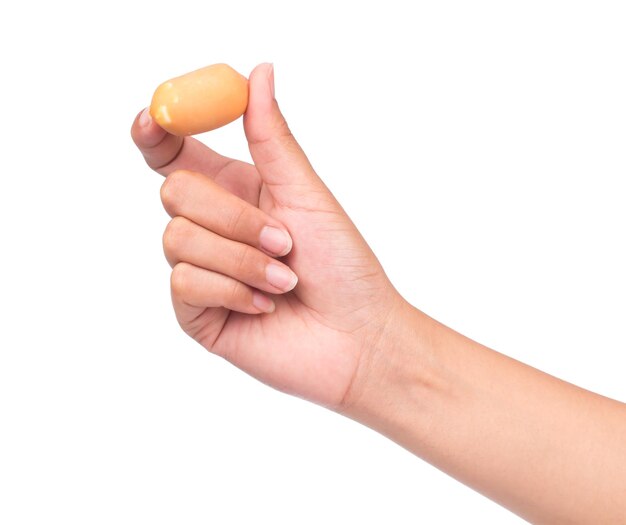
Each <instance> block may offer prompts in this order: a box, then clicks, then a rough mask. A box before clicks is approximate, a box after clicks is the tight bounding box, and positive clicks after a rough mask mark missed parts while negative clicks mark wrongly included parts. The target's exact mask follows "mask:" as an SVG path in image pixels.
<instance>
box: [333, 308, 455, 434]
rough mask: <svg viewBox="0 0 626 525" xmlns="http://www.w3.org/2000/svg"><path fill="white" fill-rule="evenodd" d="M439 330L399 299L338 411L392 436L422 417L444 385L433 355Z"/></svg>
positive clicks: (373, 342) (428, 318) (361, 363)
mask: <svg viewBox="0 0 626 525" xmlns="http://www.w3.org/2000/svg"><path fill="white" fill-rule="evenodd" d="M442 330H443V331H445V330H448V329H447V328H446V327H444V326H442V325H441V324H439V323H437V322H436V321H435V320H434V319H432V318H430V317H428V316H427V315H426V314H424V313H423V312H421V311H419V310H418V309H416V308H414V307H413V306H412V305H410V304H409V303H407V302H406V301H405V300H404V299H401V298H399V300H398V302H397V305H396V306H395V308H393V309H392V310H391V311H390V312H389V316H388V322H387V323H386V324H385V327H384V329H383V330H381V333H380V334H379V336H378V337H376V338H375V339H374V340H373V341H372V342H371V345H370V346H369V347H368V348H367V350H366V351H365V352H364V353H363V356H362V359H361V361H360V363H359V367H358V370H357V372H356V373H355V377H354V379H353V381H352V384H351V387H350V390H349V392H348V394H347V395H346V397H345V399H344V403H342V407H341V409H340V410H339V411H340V412H341V413H342V414H344V415H346V416H347V417H350V418H352V419H355V420H357V421H359V422H360V423H362V424H364V425H366V426H369V427H370V428H373V429H375V430H377V431H380V432H382V433H384V434H386V435H388V436H389V437H392V438H393V439H394V440H396V441H398V440H399V439H398V438H400V437H401V435H402V434H403V432H402V427H405V426H407V425H410V426H411V427H412V428H415V425H416V423H418V422H416V421H415V418H421V417H425V416H426V412H427V411H426V408H427V407H430V406H432V405H433V403H434V402H435V398H436V396H437V393H438V392H439V391H440V390H442V389H444V388H445V386H444V385H443V380H442V378H441V377H439V375H438V374H437V368H438V367H437V359H436V358H437V354H436V342H437V340H439V339H440V338H441V337H442ZM421 408H423V409H424V410H423V411H420V409H421ZM400 440H401V439H400ZM401 444H402V443H401Z"/></svg>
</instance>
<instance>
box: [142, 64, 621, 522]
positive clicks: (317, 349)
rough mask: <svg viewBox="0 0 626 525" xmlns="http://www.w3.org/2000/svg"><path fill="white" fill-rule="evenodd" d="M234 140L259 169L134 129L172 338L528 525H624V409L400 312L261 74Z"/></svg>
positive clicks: (189, 141) (267, 73)
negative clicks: (154, 207) (376, 435)
mask: <svg viewBox="0 0 626 525" xmlns="http://www.w3.org/2000/svg"><path fill="white" fill-rule="evenodd" d="M244 130H245V134H246V138H247V140H248V144H249V148H250V152H251V155H252V159H253V161H254V164H248V163H244V162H241V161H238V160H233V159H229V158H226V157H223V156H221V155H219V154H218V153H216V152H215V151H213V150H211V149H210V148H208V147H207V146H205V145H204V144H202V143H200V142H199V141H197V140H196V139H194V138H191V137H186V138H184V139H183V138H181V137H175V136H173V135H170V134H168V133H166V132H165V131H164V130H162V129H161V128H159V127H158V126H157V125H156V123H154V122H153V121H152V120H151V119H150V118H149V116H148V115H147V112H145V111H144V112H142V113H140V114H139V115H138V116H137V118H136V119H135V121H134V123H133V125H132V129H131V134H132V137H133V140H134V141H135V143H136V145H137V146H138V148H139V149H140V151H141V152H142V154H143V155H144V157H145V159H146V162H147V163H148V165H149V166H150V167H151V168H153V169H155V170H156V171H157V172H159V173H161V174H162V175H165V176H166V179H165V182H164V184H163V186H162V190H161V198H162V201H163V205H164V207H165V209H166V211H167V212H168V213H169V214H170V216H172V220H171V222H170V223H169V224H168V226H167V228H166V231H165V234H164V237H163V244H164V251H165V256H166V258H167V260H168V262H169V263H170V265H171V266H172V268H173V269H172V276H171V289H172V302H173V305H174V309H175V312H176V316H177V319H178V322H179V323H180V325H181V327H182V328H183V330H184V331H185V332H186V333H187V334H189V335H190V336H191V337H193V338H194V339H195V340H196V341H198V342H199V343H200V344H201V345H203V346H204V347H205V348H206V349H207V350H209V351H211V352H213V353H215V354H217V355H220V356H222V357H223V358H225V359H227V360H228V361H230V362H231V363H233V364H234V365H236V366H237V367H239V368H241V369H242V370H244V371H245V372H247V373H249V374H250V375H252V376H254V377H256V378H258V379H260V380H261V381H264V382H265V383H267V384H268V385H270V386H272V387H274V388H277V389H279V390H282V391H284V392H287V393H290V394H293V395H297V396H299V397H303V398H306V399H309V400H311V401H313V402H316V403H319V404H321V405H324V406H326V407H328V408H330V409H332V410H335V411H338V412H340V413H342V414H344V415H346V416H348V417H351V418H353V419H355V420H357V421H359V422H361V423H363V424H365V425H367V426H369V427H371V428H373V429H375V430H377V431H379V432H381V433H383V434H385V435H387V436H388V437H390V438H391V439H393V440H394V441H396V442H397V443H399V444H401V445H402V446H404V447H406V448H407V449H408V450H410V451H412V452H413V453H415V454H417V455H419V456H420V457H422V458H423V459H425V460H426V461H428V462H430V463H431V464H433V465H435V466H436V467H438V468H439V469H441V470H443V471H444V472H447V473H448V474H450V475H451V476H454V477H455V478H456V479H458V480H459V481H461V482H463V483H465V484H467V485H468V486H470V487H472V488H474V489H475V490H477V491H479V492H481V493H483V494H484V495H486V496H487V497H489V498H491V499H493V500H494V501H496V502H498V503H500V504H501V505H503V506H505V507H507V508H509V509H510V510H511V511H513V512H515V513H517V514H518V515H520V516H522V517H523V518H525V519H527V520H530V521H532V522H534V523H551V524H553V523H625V522H626V497H625V495H626V405H625V404H623V403H620V402H618V401H615V400H612V399H609V398H606V397H603V396H600V395H598V394H594V393H592V392H589V391H586V390H584V389H581V388H579V387H577V386H574V385H571V384H569V383H566V382H564V381H561V380H559V379H557V378H554V377H552V376H550V375H548V374H545V373H543V372H541V371H539V370H536V369H534V368H532V367H529V366H527V365H525V364H523V363H520V362H518V361H516V360H514V359H511V358H509V357H507V356H505V355H503V354H500V353H498V352H495V351H494V350H491V349H488V348H486V347H484V346H482V345H480V344H478V343H476V342H474V341H471V340H469V339H467V338H466V337H464V336H462V335H460V334H458V333H456V332H454V331H453V330H451V329H450V328H448V327H445V326H443V325H442V324H440V323H438V322H437V321H435V320H433V319H431V318H430V317H428V316H427V315H425V314H424V313H422V312H421V311H419V310H417V309H416V308H414V307H413V306H411V305H410V304H408V303H407V302H406V301H405V300H404V299H403V298H402V297H401V295H400V294H399V293H398V292H397V291H396V290H395V289H394V288H393V286H392V285H391V283H390V282H389V280H388V278H387V276H386V275H385V273H384V271H383V269H382V267H381V265H380V263H379V262H378V260H377V259H376V257H375V255H374V254H373V253H372V251H371V250H370V248H369V247H368V245H367V243H366V242H365V240H364V239H363V238H362V236H361V235H360V233H359V232H358V230H357V229H356V227H355V226H354V224H353V223H352V222H351V221H350V219H349V217H348V216H347V215H346V213H345V212H344V210H343V209H342V208H341V206H340V205H339V203H338V202H337V201H336V200H335V198H334V197H333V195H332V194H331V193H330V191H329V190H328V189H327V188H326V186H325V185H324V183H323V182H322V180H321V179H320V178H319V177H318V175H317V174H316V173H315V171H314V170H313V168H312V167H311V164H310V163H309V161H308V159H307V157H306V155H305V154H304V152H303V151H302V149H301V148H300V146H299V145H298V143H297V142H296V140H295V138H294V137H293V135H292V134H291V132H290V131H289V128H288V126H287V124H286V122H285V119H284V118H283V116H282V114H281V112H280V110H279V107H278V104H277V102H276V100H275V97H274V74H273V68H272V66H271V65H269V64H262V65H260V66H257V68H255V70H254V71H253V72H252V73H251V75H250V99H249V104H248V109H247V111H246V114H245V115H244ZM266 227H270V228H273V229H270V230H267V229H266ZM267 232H273V233H274V235H272V236H268V235H266V234H267ZM281 232H282V234H283V237H282V241H283V242H282V244H281V242H279V241H280V240H281ZM296 279H297V285H296ZM294 286H295V287H294Z"/></svg>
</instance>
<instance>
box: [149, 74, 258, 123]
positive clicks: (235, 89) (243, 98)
mask: <svg viewBox="0 0 626 525" xmlns="http://www.w3.org/2000/svg"><path fill="white" fill-rule="evenodd" d="M247 106H248V79H247V78H246V77H244V76H243V75H241V74H239V73H237V71H235V70H234V69H233V68H232V67H230V66H228V65H226V64H214V65H212V66H207V67H204V68H202V69H198V70H196V71H192V72H191V73H187V74H186V75H182V76H180V77H176V78H173V79H171V80H168V81H167V82H163V84H161V85H160V86H159V87H158V88H157V89H156V91H155V92H154V95H153V96H152V103H151V104H150V115H151V116H152V118H153V119H154V120H155V121H156V122H157V124H158V125H159V126H161V127H162V128H163V129H165V130H166V131H169V132H170V133H172V134H174V135H195V134H197V133H204V132H205V131H210V130H212V129H215V128H219V127H221V126H224V125H226V124H228V123H229V122H232V121H233V120H235V119H237V118H239V117H240V116H241V115H243V113H244V112H245V111H246V107H247Z"/></svg>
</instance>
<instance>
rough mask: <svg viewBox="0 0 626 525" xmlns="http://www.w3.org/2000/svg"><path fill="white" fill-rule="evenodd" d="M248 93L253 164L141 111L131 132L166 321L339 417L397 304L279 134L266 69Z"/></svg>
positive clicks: (367, 253) (258, 71) (360, 242)
mask: <svg viewBox="0 0 626 525" xmlns="http://www.w3.org/2000/svg"><path fill="white" fill-rule="evenodd" d="M249 81H250V96H249V104H248V109H247V111H246V114H245V116H244V129H245V134H246V137H247V140H248V144H249V148H250V152H251V154H252V159H253V161H254V165H251V164H248V163H245V162H241V161H238V160H233V159H229V158H226V157H223V156H221V155H219V154H218V153H216V152H214V151H213V150H211V149H210V148H208V147H207V146H205V145H203V144H202V143H200V142H199V141H197V140H196V139H194V138H191V137H186V138H184V139H183V138H182V137H176V136H174V135H170V134H168V133H166V132H165V131H164V130H163V129H161V128H160V127H159V126H158V125H157V124H156V123H155V122H153V121H152V120H151V119H150V118H149V115H148V113H147V112H142V113H141V114H140V115H138V116H137V118H136V119H135V121H134V123H133V126H132V130H131V133H132V137H133V140H134V141H135V143H136V144H137V146H138V147H139V149H140V150H141V152H142V153H143V155H144V157H145V159H146V162H147V163H148V165H149V166H150V167H152V168H153V169H155V170H156V171H158V172H159V173H161V174H163V175H166V180H165V182H164V184H163V186H162V190H161V198H162V201H163V205H164V207H165V209H166V211H167V212H168V213H169V215H170V216H172V220H171V221H170V223H169V224H168V226H167V228H166V230H165V234H164V238H163V244H164V251H165V255H166V258H167V260H168V262H169V263H170V265H171V266H172V267H173V270H172V276H171V288H172V301H173V304H174V309H175V312H176V317H177V319H178V322H179V323H180V325H181V327H182V328H183V330H184V331H185V332H186V333H187V334H189V335H190V336H191V337H193V338H194V339H195V340H196V341H198V342H199V343H200V344H201V345H203V346H204V347H205V348H207V349H208V350H210V351H211V352H213V353H215V354H218V355H220V356H222V357H224V358H225V359H227V360H228V361H230V362H232V363H233V364H234V365H236V366H238V367H239V368H241V369H242V370H244V371H246V372H247V373H249V374H251V375H252V376H254V377H256V378H258V379H260V380H261V381H263V382H265V383H267V384H269V385H271V386H273V387H275V388H277V389H279V390H282V391H284V392H288V393H291V394H294V395H298V396H300V397H304V398H307V399H309V400H311V401H314V402H317V403H320V404H322V405H325V406H328V407H330V408H334V409H336V410H341V409H342V408H343V407H344V406H346V404H347V403H349V402H350V400H351V399H353V398H356V397H357V396H358V393H357V392H355V389H356V386H355V385H356V383H357V382H356V381H355V378H356V377H357V375H358V377H359V378H361V377H366V376H367V375H368V374H367V368H368V367H369V366H370V363H371V361H372V355H373V354H374V353H376V352H377V351H378V350H380V348H381V345H383V344H384V341H385V340H386V334H387V332H388V330H389V327H390V325H391V324H392V323H393V322H394V316H395V314H396V313H397V312H398V311H399V310H401V309H403V308H405V306H406V303H405V302H404V300H403V299H402V298H401V297H400V295H399V294H398V293H397V292H396V290H395V289H394V288H393V286H392V285H391V283H390V282H389V280H388V279H387V277H386V275H385V273H384V272H383V269H382V267H381V266H380V264H379V262H378V260H377V259H376V257H375V256H374V254H373V253H372V251H371V250H370V248H369V247H368V245H367V244H366V242H365V240H364V239H363V238H362V237H361V235H360V234H359V232H358V230H357V229H356V227H355V226H354V224H353V223H352V222H351V221H350V219H349V217H348V216H347V215H346V213H345V212H344V210H343V209H342V208H341V206H340V205H339V203H338V202H337V201H336V200H335V198H334V197H333V195H332V194H331V193H330V191H329V190H328V188H327V187H326V186H325V185H324V183H323V182H322V181H321V179H320V178H319V177H318V176H317V174H316V173H315V171H314V170H313V168H312V167H311V164H310V163H309V161H308V159H307V157H306V155H305V154H304V152H303V151H302V149H301V148H300V146H299V145H298V143H297V142H296V140H295V138H294V137H293V135H292V134H291V133H290V131H289V128H288V126H287V124H286V122H285V119H284V118H283V116H282V114H281V112H280V110H279V108H278V104H277V102H276V100H275V98H274V74H273V68H272V66H271V65H269V64H262V65H260V66H257V68H255V70H254V71H253V72H252V73H251V75H250V79H249ZM268 227H269V229H267V228H268ZM294 272H295V275H294ZM295 276H297V279H298V282H297V286H295V288H293V286H294V284H295V280H296V277H295ZM270 281H271V283H270ZM261 292H262V293H261ZM357 372H358V373H357ZM358 384H359V387H358V388H362V384H363V381H361V380H360V379H359V381H358Z"/></svg>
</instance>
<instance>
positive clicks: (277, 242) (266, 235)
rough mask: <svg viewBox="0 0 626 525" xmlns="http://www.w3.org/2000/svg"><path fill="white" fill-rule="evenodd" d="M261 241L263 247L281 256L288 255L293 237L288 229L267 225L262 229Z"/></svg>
mask: <svg viewBox="0 0 626 525" xmlns="http://www.w3.org/2000/svg"><path fill="white" fill-rule="evenodd" d="M259 242H260V243H261V248H263V249H264V250H267V251H268V252H270V253H273V254H274V255H278V256H279V257H282V256H283V255H287V254H288V253H289V251H290V250H291V246H292V245H293V242H292V240H291V237H290V236H289V234H288V233H287V232H286V231H283V230H279V229H278V228H274V227H273V226H265V227H264V228H263V229H262V230H261V236H260V239H259Z"/></svg>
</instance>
